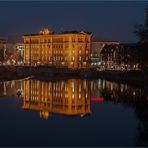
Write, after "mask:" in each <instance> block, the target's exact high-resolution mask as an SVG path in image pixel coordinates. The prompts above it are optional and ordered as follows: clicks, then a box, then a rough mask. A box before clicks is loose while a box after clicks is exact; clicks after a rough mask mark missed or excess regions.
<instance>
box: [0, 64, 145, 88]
mask: <svg viewBox="0 0 148 148" xmlns="http://www.w3.org/2000/svg"><path fill="white" fill-rule="evenodd" d="M29 76H33V79H38V80H42V81H56V80H65V79H70V78H78V79H98V78H101V79H104V80H108V81H113V82H117V83H123V84H129V85H134V86H136V87H139V86H140V87H145V86H146V85H148V72H143V71H96V70H94V69H79V70H70V69H64V68H50V67H45V66H42V67H18V66H3V67H0V81H10V80H14V79H15V80H17V79H22V78H26V77H29Z"/></svg>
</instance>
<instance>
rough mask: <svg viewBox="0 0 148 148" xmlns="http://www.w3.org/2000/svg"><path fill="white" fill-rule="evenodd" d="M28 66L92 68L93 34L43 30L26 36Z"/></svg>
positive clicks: (25, 57) (24, 37) (25, 60)
mask: <svg viewBox="0 0 148 148" xmlns="http://www.w3.org/2000/svg"><path fill="white" fill-rule="evenodd" d="M23 39H24V44H25V50H24V63H25V64H26V65H54V66H59V67H61V66H64V67H68V68H74V69H76V68H87V67H90V53H91V33H90V32H83V31H81V32H77V31H71V32H68V31H67V32H63V33H61V34H54V33H53V32H52V31H49V30H48V29H43V30H42V31H40V32H39V34H30V35H24V36H23Z"/></svg>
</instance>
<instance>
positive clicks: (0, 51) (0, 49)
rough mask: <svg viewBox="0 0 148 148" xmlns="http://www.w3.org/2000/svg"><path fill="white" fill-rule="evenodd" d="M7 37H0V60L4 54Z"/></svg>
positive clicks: (1, 60)
mask: <svg viewBox="0 0 148 148" xmlns="http://www.w3.org/2000/svg"><path fill="white" fill-rule="evenodd" d="M6 43H7V38H3V37H0V62H3V61H4V59H5V56H6Z"/></svg>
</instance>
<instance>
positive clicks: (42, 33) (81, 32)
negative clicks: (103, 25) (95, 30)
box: [24, 30, 92, 36]
mask: <svg viewBox="0 0 148 148" xmlns="http://www.w3.org/2000/svg"><path fill="white" fill-rule="evenodd" d="M49 34H54V32H51V31H49V32H48V31H47V30H46V33H44V30H43V31H40V32H39V33H38V34H25V35H24V36H40V35H41V36H42V35H49ZM60 34H90V35H91V34H92V33H91V32H86V31H75V30H74V31H64V32H61V33H57V35H60Z"/></svg>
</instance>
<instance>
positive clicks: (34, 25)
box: [0, 1, 148, 42]
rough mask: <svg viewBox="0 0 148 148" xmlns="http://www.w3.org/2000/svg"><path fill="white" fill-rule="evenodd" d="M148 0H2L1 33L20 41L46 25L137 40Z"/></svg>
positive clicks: (107, 37) (104, 37)
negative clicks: (122, 0)
mask: <svg viewBox="0 0 148 148" xmlns="http://www.w3.org/2000/svg"><path fill="white" fill-rule="evenodd" d="M146 5H148V2H146V1H145V2H132V1H131V2H129V1H124V2H119V1H118V2H106V1H104V2H103V1H102V2H100V1H93V2H91V1H86V2H84V1H81V2H79V1H75V2H70V1H69V2H68V1H65V2H64V1H62V2H60V1H59V2H52V1H44V2H41V1H40V2H33V1H32V2H29V1H28V2H27V1H26V2H21V1H20V2H19V1H18V2H17V1H16V2H0V36H3V37H8V38H9V39H10V40H13V41H19V40H20V39H21V36H22V35H23V34H29V33H38V32H39V31H40V30H41V29H42V28H44V27H47V28H50V29H51V30H53V31H54V32H55V33H59V32H61V31H70V30H83V31H90V32H92V33H93V39H94V40H117V41H120V42H137V37H136V36H135V34H134V33H133V32H134V25H135V24H139V23H140V24H141V23H142V24H143V23H144V20H145V14H144V9H145V7H146Z"/></svg>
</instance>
